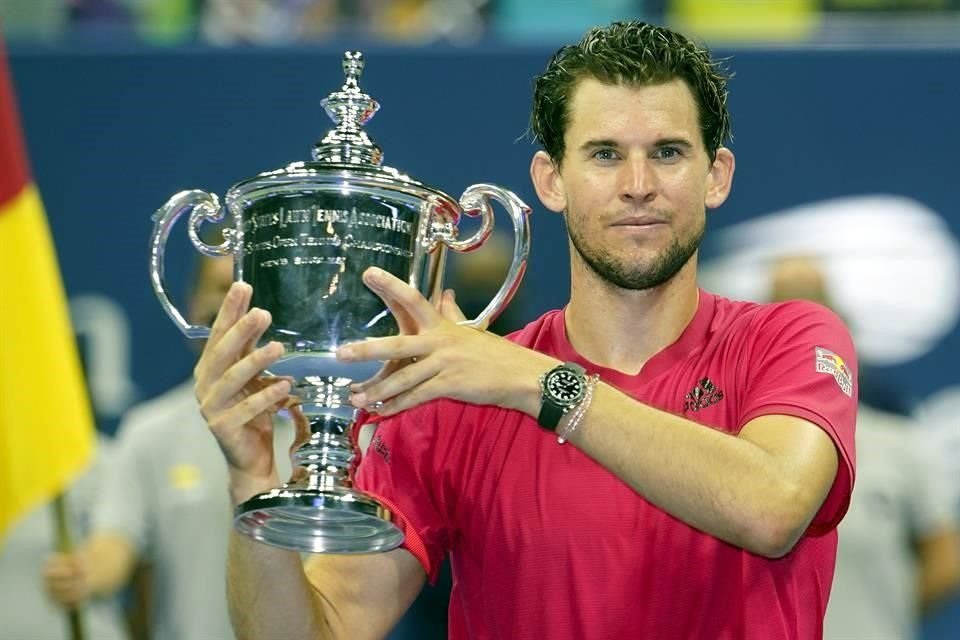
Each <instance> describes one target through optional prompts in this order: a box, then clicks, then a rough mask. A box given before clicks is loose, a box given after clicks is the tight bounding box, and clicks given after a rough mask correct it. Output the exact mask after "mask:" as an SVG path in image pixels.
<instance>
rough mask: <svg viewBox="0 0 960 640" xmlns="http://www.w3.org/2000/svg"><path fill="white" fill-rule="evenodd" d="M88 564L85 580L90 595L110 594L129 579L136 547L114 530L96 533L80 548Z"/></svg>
mask: <svg viewBox="0 0 960 640" xmlns="http://www.w3.org/2000/svg"><path fill="white" fill-rule="evenodd" d="M80 553H82V554H83V555H84V556H85V564H86V566H87V567H88V568H89V574H88V580H89V589H90V594H91V595H92V596H96V597H99V596H110V595H113V594H114V593H116V592H117V591H119V590H120V589H121V588H122V587H123V586H124V585H126V584H127V582H129V580H130V577H131V576H132V575H133V570H134V567H135V566H136V564H137V557H136V551H135V550H134V548H133V545H132V544H130V541H129V540H128V539H127V538H126V537H124V536H122V535H119V534H115V533H96V534H94V535H93V536H91V537H90V538H89V539H88V540H87V541H86V542H85V543H84V544H83V546H82V547H81V548H80Z"/></svg>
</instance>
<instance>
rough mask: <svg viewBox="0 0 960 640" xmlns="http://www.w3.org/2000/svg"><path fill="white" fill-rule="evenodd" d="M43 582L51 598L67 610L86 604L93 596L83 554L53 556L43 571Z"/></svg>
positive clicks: (55, 554)
mask: <svg viewBox="0 0 960 640" xmlns="http://www.w3.org/2000/svg"><path fill="white" fill-rule="evenodd" d="M43 582H44V586H45V587H46V589H47V594H48V595H49V596H50V598H51V599H52V600H53V601H54V602H55V603H57V604H58V605H60V606H62V607H65V608H67V609H73V608H76V607H78V606H80V605H82V604H84V603H85V602H86V601H87V600H89V599H90V597H91V596H92V595H93V590H92V588H91V586H90V569H89V567H88V563H87V557H86V554H83V553H54V554H51V555H50V557H49V558H47V562H46V565H45V566H44V569H43Z"/></svg>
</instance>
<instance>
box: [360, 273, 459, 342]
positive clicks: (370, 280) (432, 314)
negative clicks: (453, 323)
mask: <svg viewBox="0 0 960 640" xmlns="http://www.w3.org/2000/svg"><path fill="white" fill-rule="evenodd" d="M363 282H364V284H366V285H367V286H368V287H370V290H371V291H373V292H374V293H376V294H377V295H378V296H380V298H381V299H382V300H383V301H384V302H385V303H386V304H387V306H388V307H389V308H390V310H391V311H392V312H393V313H394V315H397V314H398V313H400V312H401V311H402V312H406V313H408V314H409V315H410V317H411V318H412V319H413V321H414V322H415V323H416V324H417V326H418V327H419V328H420V329H430V328H432V327H433V326H435V325H436V324H437V323H438V322H439V321H440V320H441V319H442V316H441V315H440V314H439V313H438V312H437V310H436V309H434V308H433V305H431V304H430V301H429V300H427V299H426V298H424V297H423V295H422V294H421V293H420V292H419V291H417V290H416V289H414V288H413V287H411V286H410V285H408V284H407V283H406V282H404V281H403V280H400V279H399V278H397V277H396V276H394V275H393V274H391V273H388V272H387V271H384V270H383V269H378V268H376V267H370V268H369V269H367V270H366V271H364V272H363Z"/></svg>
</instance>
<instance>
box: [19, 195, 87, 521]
mask: <svg viewBox="0 0 960 640" xmlns="http://www.w3.org/2000/svg"><path fill="white" fill-rule="evenodd" d="M94 433H95V431H94V427H93V417H92V412H91V410H90V405H89V399H88V397H87V393H86V388H85V386H84V384H83V373H82V370H81V366H80V360H79V357H78V354H77V348H76V341H75V339H74V335H73V330H72V329H71V326H70V318H69V311H68V307H67V299H66V295H65V293H64V289H63V283H62V282H61V279H60V271H59V267H58V264H57V259H56V254H55V252H54V249H53V243H52V241H51V238H50V232H49V229H48V227H47V221H46V218H45V216H44V213H43V205H42V203H41V202H40V197H39V194H38V193H37V190H36V188H35V187H34V186H33V184H32V183H28V184H27V185H26V186H25V187H24V188H23V190H21V191H20V192H19V193H18V194H17V195H15V196H14V197H13V198H12V199H11V200H8V201H7V202H5V203H0V537H2V535H3V534H4V533H5V532H6V530H7V528H8V527H9V526H10V524H11V523H12V522H13V521H14V520H16V519H17V518H19V517H20V516H22V515H24V514H25V513H26V512H27V511H29V510H30V509H31V508H33V507H34V506H36V505H38V504H40V503H42V502H45V501H47V500H49V499H50V498H52V497H53V496H55V495H57V494H58V493H59V492H61V491H62V490H63V489H65V488H66V487H67V486H68V485H69V483H70V482H71V481H72V480H73V478H75V477H76V475H77V474H78V473H79V472H80V471H81V470H83V468H84V467H86V465H87V464H88V463H89V461H90V459H91V457H92V453H93V443H94Z"/></svg>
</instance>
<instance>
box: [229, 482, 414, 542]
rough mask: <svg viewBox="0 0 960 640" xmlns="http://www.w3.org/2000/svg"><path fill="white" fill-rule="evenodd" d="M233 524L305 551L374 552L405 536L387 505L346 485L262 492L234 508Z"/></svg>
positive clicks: (261, 538)
mask: <svg viewBox="0 0 960 640" xmlns="http://www.w3.org/2000/svg"><path fill="white" fill-rule="evenodd" d="M234 527H235V528H236V529H237V531H239V532H240V533H242V534H244V535H246V536H249V537H250V538H253V539H254V540H256V541H258V542H262V543H265V544H269V545H271V546H274V547H280V548H282V549H290V550H291V551H301V552H309V553H378V552H383V551H389V550H391V549H395V548H396V547H399V546H400V544H401V543H402V542H403V533H402V532H401V531H400V529H398V528H397V526H396V525H395V524H393V523H392V522H390V512H389V511H388V510H387V509H386V508H384V507H383V506H382V505H381V504H380V503H379V502H377V501H376V500H374V499H373V498H371V497H369V496H367V495H364V494H362V493H359V492H357V491H354V490H353V489H349V488H344V487H334V488H330V489H325V490H318V489H295V488H280V489H274V490H273V491H269V492H267V493H261V494H260V495H257V496H254V497H253V498H251V499H249V500H247V501H246V502H244V503H243V504H241V505H239V506H238V507H237V508H236V511H235V512H234Z"/></svg>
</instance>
